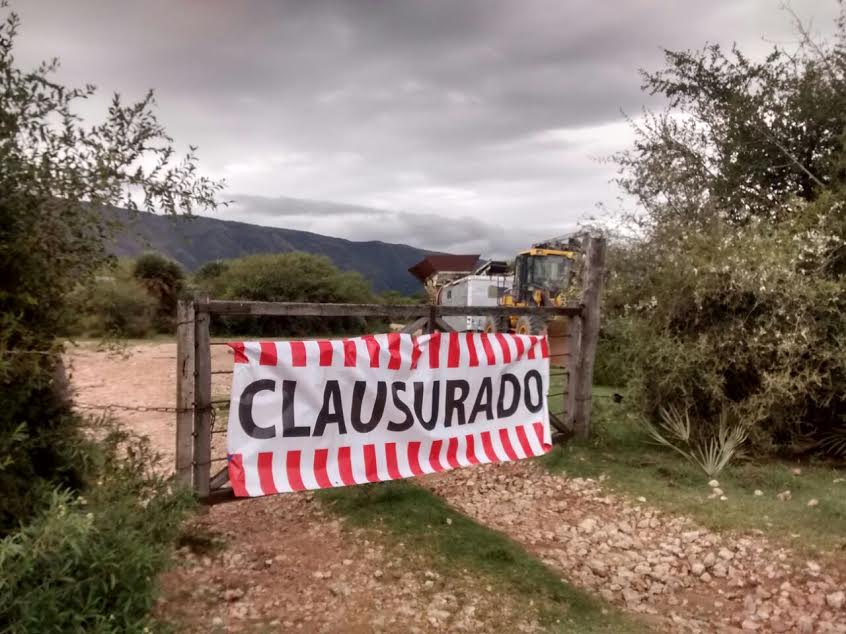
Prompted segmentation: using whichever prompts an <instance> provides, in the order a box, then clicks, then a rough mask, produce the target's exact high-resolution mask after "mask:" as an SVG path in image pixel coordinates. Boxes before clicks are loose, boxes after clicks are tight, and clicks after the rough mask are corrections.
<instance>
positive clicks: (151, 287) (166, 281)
mask: <svg viewBox="0 0 846 634" xmlns="http://www.w3.org/2000/svg"><path fill="white" fill-rule="evenodd" d="M132 277H133V278H134V279H136V280H137V281H138V282H139V283H140V284H141V285H142V286H143V287H144V288H145V289H147V292H148V293H149V294H150V296H152V297H153V298H154V299H155V300H156V304H157V306H156V313H155V324H154V326H155V328H156V331H157V332H162V333H167V332H173V331H174V324H175V319H176V303H177V302H178V301H179V296H180V294H181V293H182V291H183V289H184V286H185V271H183V270H182V267H181V266H180V265H179V263H178V262H175V261H173V260H171V259H169V258H166V257H164V256H163V255H160V254H158V253H153V252H147V253H143V254H141V255H140V256H138V259H136V260H135V264H134V266H133V268H132Z"/></svg>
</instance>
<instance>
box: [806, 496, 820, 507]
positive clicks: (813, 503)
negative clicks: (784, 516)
mask: <svg viewBox="0 0 846 634" xmlns="http://www.w3.org/2000/svg"><path fill="white" fill-rule="evenodd" d="M819 503H820V501H819V500H818V499H816V498H814V499H812V500H808V506H817V505H819Z"/></svg>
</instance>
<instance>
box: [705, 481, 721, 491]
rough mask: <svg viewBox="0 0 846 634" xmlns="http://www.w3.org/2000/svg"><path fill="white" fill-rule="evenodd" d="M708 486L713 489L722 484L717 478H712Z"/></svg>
mask: <svg viewBox="0 0 846 634" xmlns="http://www.w3.org/2000/svg"><path fill="white" fill-rule="evenodd" d="M708 486H709V487H711V488H712V489H716V488H717V487H718V486H720V483H719V482H717V481H716V480H711V481H710V482H709V483H708Z"/></svg>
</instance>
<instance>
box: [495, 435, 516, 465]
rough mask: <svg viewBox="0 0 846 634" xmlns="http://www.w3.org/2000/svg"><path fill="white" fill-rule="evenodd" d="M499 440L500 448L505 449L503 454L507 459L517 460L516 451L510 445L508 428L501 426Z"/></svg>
mask: <svg viewBox="0 0 846 634" xmlns="http://www.w3.org/2000/svg"><path fill="white" fill-rule="evenodd" d="M499 440H500V442H501V443H502V448H503V449H505V455H506V456H508V459H509V460H517V452H515V451H514V447H512V446H511V439H510V438H509V437H508V430H507V429H505V428H503V429H500V430H499Z"/></svg>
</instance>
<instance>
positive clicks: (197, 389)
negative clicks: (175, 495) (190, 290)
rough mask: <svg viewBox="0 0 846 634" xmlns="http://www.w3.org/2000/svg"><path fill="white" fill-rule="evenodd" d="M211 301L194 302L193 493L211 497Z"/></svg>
mask: <svg viewBox="0 0 846 634" xmlns="http://www.w3.org/2000/svg"><path fill="white" fill-rule="evenodd" d="M208 303H209V298H208V296H205V297H198V298H197V299H195V301H194V312H195V314H194V326H195V328H194V359H195V368H196V370H195V373H194V492H195V493H196V494H197V495H198V496H199V497H201V498H204V497H207V496H208V494H209V479H210V471H211V416H212V411H211V407H212V404H211V400H212V394H211V389H212V388H211V335H210V333H209V318H210V314H209V310H208Z"/></svg>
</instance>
